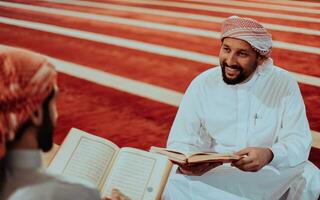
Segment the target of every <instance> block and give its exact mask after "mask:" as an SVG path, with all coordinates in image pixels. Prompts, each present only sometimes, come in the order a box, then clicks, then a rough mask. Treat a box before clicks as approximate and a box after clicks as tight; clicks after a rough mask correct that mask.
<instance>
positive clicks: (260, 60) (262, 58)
mask: <svg viewBox="0 0 320 200" xmlns="http://www.w3.org/2000/svg"><path fill="white" fill-rule="evenodd" d="M266 59H267V57H265V56H261V55H258V65H262V64H263V62H264V61H265V60H266Z"/></svg>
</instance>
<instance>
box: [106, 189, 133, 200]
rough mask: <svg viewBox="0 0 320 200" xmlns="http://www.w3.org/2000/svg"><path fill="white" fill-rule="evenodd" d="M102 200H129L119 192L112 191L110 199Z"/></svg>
mask: <svg viewBox="0 0 320 200" xmlns="http://www.w3.org/2000/svg"><path fill="white" fill-rule="evenodd" d="M102 200H130V198H129V197H127V196H125V195H124V194H122V193H121V192H120V191H119V190H117V189H112V194H111V198H108V197H105V198H103V199H102Z"/></svg>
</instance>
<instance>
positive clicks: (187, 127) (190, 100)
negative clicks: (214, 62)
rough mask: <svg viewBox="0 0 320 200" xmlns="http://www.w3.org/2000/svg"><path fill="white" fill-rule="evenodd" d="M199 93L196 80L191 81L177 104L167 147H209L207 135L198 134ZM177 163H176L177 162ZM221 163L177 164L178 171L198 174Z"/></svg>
mask: <svg viewBox="0 0 320 200" xmlns="http://www.w3.org/2000/svg"><path fill="white" fill-rule="evenodd" d="M201 98H202V97H201V95H200V92H199V85H198V80H197V79H196V80H195V81H193V82H192V83H191V84H190V86H189V88H188V90H187V91H186V93H185V95H184V97H183V100H182V102H181V104H180V106H179V110H178V112H177V115H176V118H175V120H174V123H173V125H172V127H171V130H170V135H169V138H168V142H167V147H168V148H171V149H176V150H179V151H182V152H193V151H205V150H207V149H209V148H210V146H211V145H212V144H211V138H210V136H209V135H206V134H200V129H201V120H200V113H201V112H202V107H201V102H200V99H201ZM177 164H178V163H177ZM221 164H222V163H197V164H178V165H179V168H178V172H179V173H182V174H186V175H194V176H200V175H202V174H204V173H206V172H207V171H209V170H211V169H212V168H215V167H217V166H219V165H221Z"/></svg>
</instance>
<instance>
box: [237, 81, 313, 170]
mask: <svg viewBox="0 0 320 200" xmlns="http://www.w3.org/2000/svg"><path fill="white" fill-rule="evenodd" d="M283 105H284V113H283V116H282V127H281V129H280V131H279V133H278V134H277V141H276V142H275V143H274V145H272V146H271V148H263V147H248V148H245V149H242V150H240V151H239V152H236V154H238V155H240V156H243V155H246V157H245V158H243V159H241V160H239V161H237V162H234V163H232V164H233V166H235V167H237V168H239V169H241V170H243V171H258V170H260V169H261V168H262V167H264V166H265V165H267V164H270V165H272V166H274V167H276V168H283V167H294V166H296V165H298V164H300V163H302V162H304V161H306V160H307V159H308V155H309V151H310V148H311V139H312V138H311V134H310V129H309V124H308V121H307V118H306V113H305V106H304V103H303V99H302V96H301V94H300V90H299V87H298V85H297V83H296V82H292V84H291V88H290V93H289V95H288V96H287V97H285V99H284V102H283Z"/></svg>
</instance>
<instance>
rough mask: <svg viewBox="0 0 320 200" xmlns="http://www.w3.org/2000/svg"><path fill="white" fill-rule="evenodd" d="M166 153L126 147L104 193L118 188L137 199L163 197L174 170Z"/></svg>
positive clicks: (108, 193)
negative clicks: (168, 179)
mask: <svg viewBox="0 0 320 200" xmlns="http://www.w3.org/2000/svg"><path fill="white" fill-rule="evenodd" d="M171 166H172V164H171V162H170V161H169V160H168V159H167V158H166V157H165V156H162V155H158V154H154V153H150V152H146V151H143V150H139V149H134V148H122V149H121V150H120V151H119V154H118V157H117V159H116V160H115V163H114V165H113V168H112V170H111V172H110V174H109V176H108V177H107V181H106V184H105V186H104V188H103V191H102V194H103V195H107V196H110V194H111V189H112V188H117V189H119V190H120V191H121V192H122V193H123V194H125V195H126V196H128V197H130V198H131V199H134V200H139V199H143V200H145V199H150V200H151V199H152V200H154V199H159V198H160V196H161V193H162V190H163V188H164V185H165V182H166V180H167V177H168V175H169V172H170V169H171Z"/></svg>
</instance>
